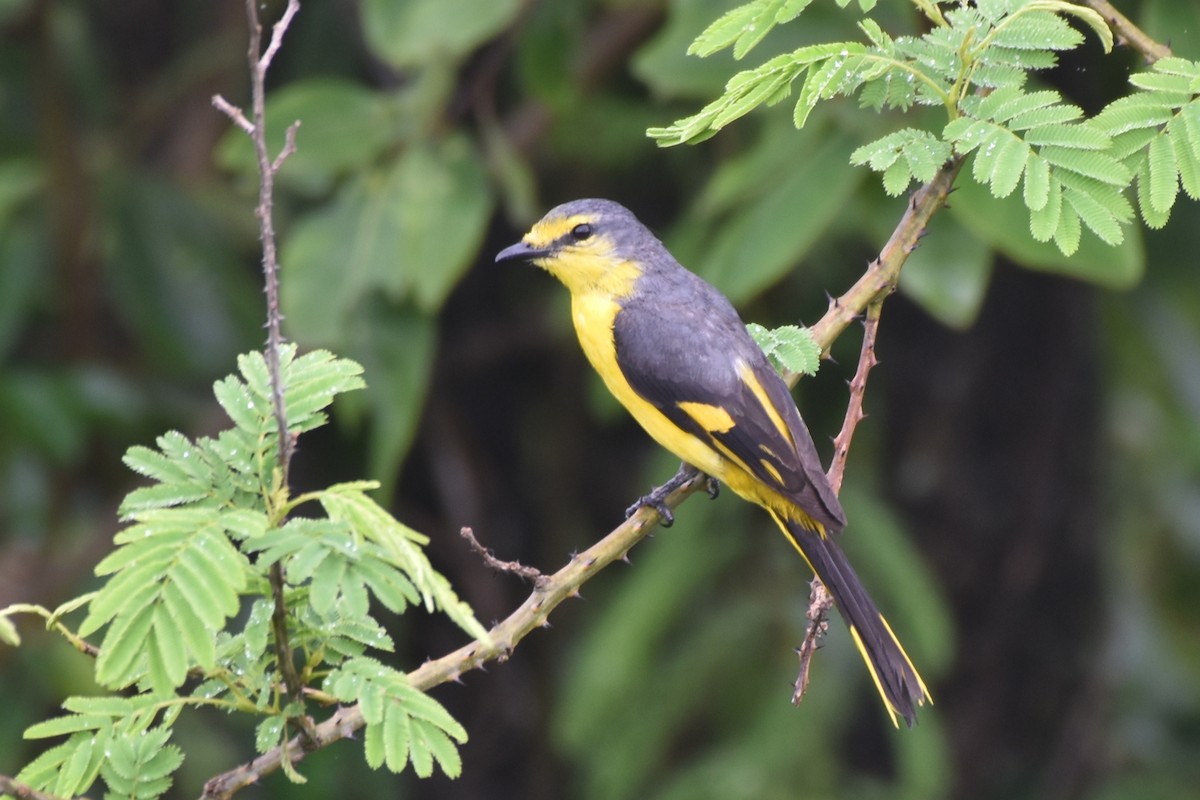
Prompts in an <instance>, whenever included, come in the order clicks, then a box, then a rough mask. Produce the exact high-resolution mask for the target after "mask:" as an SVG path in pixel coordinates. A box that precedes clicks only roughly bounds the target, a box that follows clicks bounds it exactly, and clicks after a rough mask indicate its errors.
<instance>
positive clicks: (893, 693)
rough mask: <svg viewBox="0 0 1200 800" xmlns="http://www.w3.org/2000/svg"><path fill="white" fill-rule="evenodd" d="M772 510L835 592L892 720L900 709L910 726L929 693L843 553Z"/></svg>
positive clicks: (816, 532) (821, 533)
mask: <svg viewBox="0 0 1200 800" xmlns="http://www.w3.org/2000/svg"><path fill="white" fill-rule="evenodd" d="M771 516H772V517H774V518H775V522H777V523H778V524H779V527H780V528H781V529H782V530H783V533H784V535H785V536H787V538H788V540H789V541H790V542H791V543H792V546H793V547H795V548H796V549H797V550H798V551H799V552H800V555H802V556H804V558H805V560H806V561H808V564H809V566H810V567H812V570H813V572H814V573H816V575H817V577H818V578H820V579H821V582H822V583H823V584H825V588H826V589H828V590H829V594H830V595H832V596H833V600H834V602H835V603H837V607H838V610H839V611H841V613H842V618H843V619H844V620H845V621H846V625H847V626H848V627H849V628H850V635H851V636H852V637H854V644H855V645H856V646H857V647H858V651H859V653H861V654H862V657H863V660H864V661H866V662H867V668H868V669H869V670H870V671H871V677H872V678H873V679H874V680H875V688H876V689H878V690H879V695H880V696H881V697H882V698H883V702H884V703H885V704H886V705H887V709H888V714H889V715H890V716H891V718H892V723H893V724H894V725H897V726H899V723H898V722H897V721H896V715H897V714H899V715H900V716H901V717H904V721H905V722H906V723H907V724H908V726H909V727H910V728H911V727H912V725H913V723H914V722H915V721H916V718H917V706H920V705H924V704H925V701H926V700H929V701H930V702H933V699H932V698H931V697H930V695H929V690H928V689H927V688H925V682H924V681H923V680H921V676H920V675H918V674H917V670H916V668H915V667H913V664H912V661H910V660H909V658H908V654H907V653H905V652H904V648H903V647H901V646H900V641H899V640H898V639H897V638H896V634H895V633H893V632H892V628H891V626H890V625H888V623H887V620H885V619H884V618H883V615H882V614H880V613H879V609H878V608H876V607H875V603H874V602H873V601H872V600H871V597H870V595H868V594H867V589H866V587H865V586H863V584H862V581H860V580H859V579H858V575H856V574H855V572H854V568H853V567H851V566H850V562H849V560H847V558H846V554H845V553H843V552H842V548H840V547H839V546H838V544H837V542H835V541H834V540H833V538H832V537H830V536H829V535H827V534H826V533H825V532H824V531H823V530H822V529H820V528H817V529H816V530H814V529H812V528H808V527H805V526H804V525H803V524H801V523H800V522H797V521H794V520H790V519H787V518H785V517H783V516H781V515H780V514H778V513H777V512H775V511H772V512H771Z"/></svg>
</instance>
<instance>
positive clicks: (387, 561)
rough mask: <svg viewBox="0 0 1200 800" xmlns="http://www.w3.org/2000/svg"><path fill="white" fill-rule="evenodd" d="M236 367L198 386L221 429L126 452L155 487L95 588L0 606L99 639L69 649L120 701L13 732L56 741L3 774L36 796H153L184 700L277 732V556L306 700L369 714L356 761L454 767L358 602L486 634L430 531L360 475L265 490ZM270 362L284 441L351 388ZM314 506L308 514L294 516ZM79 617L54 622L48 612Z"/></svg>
mask: <svg viewBox="0 0 1200 800" xmlns="http://www.w3.org/2000/svg"><path fill="white" fill-rule="evenodd" d="M238 363H239V368H240V374H239V375H231V376H228V377H226V378H224V379H222V380H220V381H217V383H216V384H215V386H214V393H215V395H216V398H217V401H218V402H219V403H220V405H221V407H222V408H223V409H224V410H225V412H226V413H227V414H228V415H229V418H230V419H231V420H232V422H233V425H232V427H231V428H229V429H228V430H225V431H222V432H221V433H219V434H217V435H216V436H215V437H201V438H198V439H194V440H193V439H190V438H188V437H186V436H184V435H183V434H181V433H178V432H170V433H167V434H164V435H163V436H161V437H159V439H158V442H157V445H158V447H157V448H153V449H152V448H148V447H143V446H135V447H133V448H130V450H129V452H128V454H127V455H126V458H125V461H126V464H127V465H128V466H129V467H131V468H132V469H134V470H135V471H137V472H139V473H141V474H142V475H144V476H146V477H148V478H150V479H151V480H152V481H153V483H152V484H151V485H149V486H145V487H142V488H138V489H135V490H134V491H132V492H131V493H130V494H129V495H128V496H127V497H126V499H125V502H124V503H123V504H122V506H121V514H122V516H123V518H124V519H125V520H126V521H127V522H128V523H130V524H129V525H128V526H127V527H126V528H125V529H124V530H122V531H121V532H120V533H118V534H117V536H116V540H115V541H116V543H117V545H118V546H117V549H116V550H114V551H113V553H112V554H110V555H109V556H108V557H106V558H105V559H104V560H102V561H101V562H100V564H99V565H97V567H96V573H97V575H100V576H102V577H104V578H105V579H106V580H105V583H104V584H103V586H101V588H100V589H99V590H98V591H96V592H93V593H91V594H89V595H85V596H84V597H83V598H80V599H79V600H77V601H73V602H72V603H71V604H70V605H69V606H67V607H64V608H62V609H59V610H56V611H55V612H48V611H46V610H44V609H37V608H35V607H32V606H14V607H11V608H8V609H5V610H3V611H2V612H0V619H3V620H5V621H6V623H7V622H8V617H9V616H11V615H12V614H15V613H29V612H32V613H38V614H40V615H42V616H43V617H45V618H46V620H47V626H48V627H54V628H55V629H57V630H59V631H60V632H61V633H63V634H64V635H65V636H67V638H69V639H70V640H71V641H72V642H73V643H76V645H77V646H80V643H86V637H89V636H92V635H94V634H99V633H101V632H102V633H103V638H102V640H101V643H100V645H99V647H98V648H95V647H91V646H88V647H87V648H84V647H80V649H85V651H90V652H92V653H94V654H95V655H96V668H95V670H96V671H95V674H96V680H97V681H98V682H99V683H100V684H102V685H103V686H105V687H106V688H108V689H110V690H114V691H122V690H124V691H130V692H132V694H131V695H128V696H108V697H98V698H81V697H73V698H68V699H67V701H66V702H65V703H64V709H65V710H66V711H67V712H68V713H67V714H66V715H65V716H61V717H57V718H54V719H51V720H48V721H46V722H42V723H38V724H36V725H34V726H32V727H31V728H29V729H28V730H27V731H26V734H25V735H26V737H27V738H31V739H41V738H51V737H59V736H66V737H67V738H66V740H65V741H63V742H61V743H59V744H57V745H55V746H54V747H52V748H50V749H49V750H47V751H45V752H44V753H43V754H42V755H40V756H39V757H38V758H37V759H35V760H34V761H33V762H32V763H30V764H29V765H27V766H26V767H25V769H23V770H22V771H21V773H20V774H19V775H17V780H18V781H19V782H21V783H23V784H25V785H27V786H29V787H32V788H33V789H34V790H37V791H46V792H49V793H51V794H53V795H55V796H60V797H70V796H74V795H78V794H81V793H83V792H85V791H87V790H88V788H89V787H90V786H91V785H92V783H93V782H94V781H96V780H97V779H99V780H102V781H103V782H104V783H105V785H106V786H107V787H108V789H109V791H110V793H113V794H115V795H118V796H128V797H139V798H152V797H157V796H158V795H160V794H161V793H162V792H164V791H165V790H166V789H167V787H168V786H169V785H170V782H171V774H172V773H173V772H174V771H175V770H176V769H177V768H178V767H179V765H180V764H181V763H182V761H183V753H182V751H180V750H179V749H178V748H177V747H175V746H174V745H170V744H169V739H170V736H171V731H172V726H173V724H174V722H175V721H176V720H177V719H178V717H179V715H180V712H181V711H182V710H183V709H184V708H186V707H200V706H216V707H220V708H224V709H226V710H227V711H235V712H241V713H244V714H249V715H253V716H256V717H259V718H260V722H259V724H258V728H257V733H256V742H255V743H256V746H257V748H258V750H259V751H260V752H263V751H266V750H269V749H271V748H272V747H278V746H280V745H281V744H282V743H283V742H286V741H287V739H288V738H289V737H290V735H291V733H293V732H294V727H293V726H294V725H295V724H296V723H295V722H294V720H297V719H301V718H306V715H307V714H308V709H307V708H306V703H305V702H304V701H303V700H297V699H296V698H295V697H294V696H293V695H292V694H291V693H290V692H288V691H287V687H286V685H285V684H284V681H283V680H282V670H281V668H280V664H279V663H278V656H277V649H276V647H275V641H274V638H275V626H274V625H273V620H272V618H273V615H274V607H275V606H274V601H273V589H272V587H271V584H270V578H269V575H270V573H271V571H272V569H273V568H274V567H276V566H278V565H284V567H285V568H284V569H283V570H282V574H283V575H285V576H286V583H285V586H284V594H285V600H286V603H285V609H286V619H285V625H286V628H287V635H288V638H289V640H290V642H291V646H292V647H294V648H295V654H296V657H297V660H298V662H299V664H300V665H301V666H300V667H299V669H298V676H299V679H300V680H301V681H302V682H303V684H304V686H305V687H312V688H311V690H309V691H308V692H307V694H309V695H311V696H318V697H322V698H324V699H325V701H326V702H338V701H341V702H360V703H363V704H364V707H365V708H367V709H370V710H371V711H372V713H371V714H370V715H369V716H368V717H367V719H366V725H367V742H368V748H367V760H368V763H370V764H371V765H372V766H378V765H379V764H387V765H388V766H389V767H391V768H394V769H397V770H398V769H402V768H403V767H404V766H405V765H406V764H407V763H411V764H412V765H413V766H414V768H415V770H416V771H417V772H418V773H420V774H422V775H427V774H429V772H430V770H431V768H432V767H431V765H432V764H433V763H437V764H439V765H440V766H441V767H442V768H443V770H444V771H446V772H447V773H448V774H451V775H456V774H457V773H458V771H459V770H460V769H461V764H460V762H459V760H458V757H457V753H456V745H457V744H458V743H461V742H463V741H465V738H466V734H465V732H464V731H463V730H462V728H461V726H459V725H458V724H457V723H456V722H454V721H453V719H451V718H450V717H449V715H448V714H447V713H446V712H445V710H444V709H442V708H441V706H440V705H438V704H437V702H436V701H434V700H433V699H431V698H429V697H426V696H425V695H423V694H422V693H421V692H420V691H419V690H417V689H415V688H413V687H412V686H411V685H409V684H408V683H407V681H406V679H405V677H404V673H403V672H399V671H397V670H395V669H393V668H391V667H386V666H384V665H383V664H382V663H381V662H379V661H377V660H376V659H374V658H373V657H372V656H371V653H372V652H391V651H393V650H394V645H393V642H392V640H391V637H390V636H388V634H387V632H386V631H384V629H383V627H382V626H381V625H380V624H379V623H378V622H377V621H376V620H375V618H374V617H373V616H372V610H371V609H372V605H373V603H378V605H379V606H382V607H384V608H387V609H389V610H390V611H393V612H396V613H401V612H403V611H405V610H406V609H407V608H408V607H410V606H413V605H420V606H423V607H424V608H425V609H426V610H428V611H430V612H440V613H443V614H445V615H446V616H447V617H449V618H450V619H451V620H452V621H453V622H455V623H456V624H457V625H459V626H460V627H461V628H462V629H463V630H464V631H466V632H467V633H468V634H469V635H470V636H472V637H473V638H476V639H480V640H483V641H486V638H487V634H486V632H485V631H484V629H483V627H482V626H480V625H479V623H478V622H477V621H476V620H475V618H474V616H473V615H472V613H471V611H470V609H469V608H468V607H467V606H466V604H465V603H463V602H462V601H461V600H460V599H459V598H458V597H457V596H456V595H455V593H454V592H453V590H452V589H451V588H450V585H449V583H448V581H447V580H446V579H445V578H444V577H443V576H441V575H440V574H438V573H437V572H436V571H435V570H434V569H433V567H432V565H431V564H430V562H429V560H428V558H427V557H426V555H425V552H424V549H423V548H424V545H426V544H427V543H428V539H427V538H426V537H425V536H422V535H421V534H419V533H417V532H415V531H413V530H412V529H410V528H408V527H407V526H405V525H404V524H402V523H401V522H399V521H398V520H396V519H395V518H394V517H392V516H391V515H390V514H388V513H387V512H386V511H385V510H384V509H382V508H381V507H380V506H379V505H378V504H376V503H375V502H374V501H373V500H372V499H371V498H370V497H369V496H368V495H367V494H366V492H368V491H370V490H371V489H373V488H375V486H376V484H374V483H371V482H365V481H362V482H354V483H344V484H338V485H335V486H331V487H329V488H327V489H323V490H319V491H314V492H310V493H306V494H303V495H300V496H297V497H295V498H290V497H288V495H287V492H286V489H285V488H284V487H281V486H280V485H279V484H278V475H279V470H278V469H277V463H278V462H277V459H278V453H279V451H278V448H277V446H276V445H277V441H276V440H277V436H278V432H277V429H276V427H275V416H274V413H273V404H272V402H271V386H270V376H269V372H268V369H267V365H266V361H265V359H264V357H263V355H262V354H261V353H252V354H249V355H245V356H242V357H241V358H239V360H238ZM280 367H281V378H282V380H283V386H284V403H285V407H286V410H287V415H288V420H289V430H288V434H287V435H288V436H293V437H294V436H297V435H299V434H300V433H302V432H305V431H309V430H312V429H314V428H316V427H319V426H320V425H323V424H325V423H326V422H327V409H328V407H329V405H330V404H331V403H332V402H333V400H334V398H335V397H336V396H337V395H339V394H342V393H344V392H348V391H354V390H356V389H360V388H362V387H363V386H364V384H363V381H362V378H361V371H362V370H361V368H360V367H359V366H358V365H357V364H355V363H354V362H351V361H347V360H344V359H338V358H335V357H334V356H332V355H331V354H329V353H327V352H324V351H315V352H311V353H306V354H304V355H300V356H297V355H296V349H295V347H294V346H290V345H286V346H284V347H283V348H282V349H281V364H280ZM312 505H316V506H318V507H320V508H321V509H322V511H323V512H324V513H323V514H322V515H321V516H302V515H301V512H302V511H303V510H304V509H306V508H308V507H309V506H312ZM84 608H86V610H87V614H86V616H85V617H84V619H83V621H82V622H81V624H80V625H79V627H78V630H75V631H72V630H71V629H70V628H69V627H68V626H67V625H66V624H65V623H64V622H63V619H62V618H63V617H64V616H65V615H69V614H71V613H73V612H75V611H77V610H81V609H84ZM9 624H10V625H11V623H9ZM14 630H15V629H14ZM317 687H322V688H317ZM376 710H379V713H375V711H376ZM289 728H293V730H289ZM378 753H382V754H384V757H382V758H377V757H376V755H377V754H378ZM402 755H403V757H401V756H402ZM289 766H290V762H289ZM290 774H291V777H292V778H293V779H294V780H302V778H301V777H300V776H299V775H298V774H297V773H295V772H294V771H292V772H291V773H290Z"/></svg>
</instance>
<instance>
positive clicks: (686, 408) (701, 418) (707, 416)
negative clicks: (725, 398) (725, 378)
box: [675, 401, 736, 433]
mask: <svg viewBox="0 0 1200 800" xmlns="http://www.w3.org/2000/svg"><path fill="white" fill-rule="evenodd" d="M675 405H676V406H678V407H679V410H680V411H682V412H683V413H685V414H687V415H688V416H689V417H691V418H692V419H694V420H696V422H698V423H699V424H700V427H702V428H704V430H706V431H708V432H709V433H725V432H727V431H730V430H733V426H734V425H735V424H736V423H734V421H733V417H731V416H729V412H728V411H726V410H725V409H723V408H721V407H720V406H714V405H710V404H708V403H695V402H691V401H684V402H682V403H676V404H675Z"/></svg>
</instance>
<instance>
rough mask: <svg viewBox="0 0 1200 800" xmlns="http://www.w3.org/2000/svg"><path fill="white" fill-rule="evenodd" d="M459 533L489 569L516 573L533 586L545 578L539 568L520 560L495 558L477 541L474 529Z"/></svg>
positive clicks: (466, 529)
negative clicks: (528, 565) (526, 564)
mask: <svg viewBox="0 0 1200 800" xmlns="http://www.w3.org/2000/svg"><path fill="white" fill-rule="evenodd" d="M459 535H460V536H462V537H463V538H464V539H466V540H467V544H469V545H471V549H472V550H474V551H475V552H476V553H478V554H479V557H480V558H482V559H483V563H484V564H487V565H488V567H490V568H491V569H494V570H496V571H497V572H508V573H511V574H513V575H517V576H519V577H522V578H524V579H525V580H527V581H530V582H532V583H533V584H534V585H535V586H537V585H540V584H541V582H542V581H545V580H546V576H545V575H543V574H542V572H541V570H539V569H537V568H535V567H527V566H525V565H524V564H522V563H521V562H520V561H501V560H500V559H498V558H496V554H495V553H493V552H492V551H491V550H489V549H488V548H486V547H484V546H483V545H482V544H480V543H479V540H478V539H476V538H475V531H473V530H471V529H470V528H463V529H462V530H460V531H459Z"/></svg>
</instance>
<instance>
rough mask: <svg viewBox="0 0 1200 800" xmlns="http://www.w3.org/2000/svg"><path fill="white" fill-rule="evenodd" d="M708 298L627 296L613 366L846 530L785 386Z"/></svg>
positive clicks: (709, 292)
mask: <svg viewBox="0 0 1200 800" xmlns="http://www.w3.org/2000/svg"><path fill="white" fill-rule="evenodd" d="M697 285H698V286H699V287H703V290H704V291H701V292H697V291H688V292H674V293H672V294H673V295H679V297H678V298H673V297H671V296H667V297H664V296H654V295H650V296H647V297H637V298H632V299H631V300H630V301H629V302H628V303H627V304H626V305H625V306H624V307H623V308H622V310H621V312H620V313H619V314H617V317H616V320H615V323H614V329H613V338H614V344H615V346H616V355H617V363H618V365H619V366H620V368H621V371H622V373H623V374H624V376H625V379H626V380H627V381H628V382H629V384H630V385H631V386H632V387H633V389H634V391H636V392H637V393H638V394H639V395H640V396H641V397H643V398H644V399H645V400H646V401H648V402H649V403H651V404H652V405H653V406H654V407H655V408H657V409H658V410H659V411H660V412H661V413H662V414H663V415H664V416H666V417H667V419H669V420H670V421H671V422H672V423H674V424H675V425H676V426H678V427H680V428H682V429H683V430H685V431H687V432H688V433H691V434H692V435H694V436H697V437H699V438H701V439H702V440H704V441H705V442H706V443H707V444H708V445H709V446H710V447H712V448H713V449H714V450H717V451H718V452H719V453H721V454H722V455H723V456H725V457H726V458H727V459H729V460H730V461H733V462H735V463H736V464H738V465H739V466H740V467H741V468H742V469H743V470H745V471H746V472H749V473H750V474H751V475H753V476H754V477H755V478H757V479H758V480H759V481H761V482H762V483H763V484H764V485H766V486H767V487H769V488H770V489H772V490H774V491H775V492H778V493H779V494H782V495H783V496H785V497H787V498H790V499H792V500H793V501H795V502H796V503H797V504H798V505H800V507H801V508H802V509H803V510H804V511H805V512H806V513H808V514H809V515H810V516H812V517H813V518H814V519H816V520H817V521H818V522H821V523H822V524H823V525H825V526H826V527H827V528H832V529H840V528H842V527H843V526H844V525H845V517H844V514H843V513H842V509H841V505H840V503H838V500H837V497H836V496H835V495H834V493H833V490H832V488H831V487H830V486H829V482H828V481H827V480H826V478H825V473H824V471H823V470H822V468H821V461H820V457H819V456H818V454H817V451H816V447H815V446H814V444H813V441H812V436H811V435H810V434H809V432H808V428H807V427H805V425H804V422H803V421H802V420H801V418H800V414H799V412H798V411H797V410H796V404H795V401H794V400H793V399H792V396H791V393H790V392H789V391H788V388H787V385H786V384H785V383H784V382H783V380H782V379H781V378H780V377H779V376H778V374H777V373H776V372H775V370H774V369H773V368H772V367H771V365H770V363H769V362H768V361H767V359H766V357H765V356H764V355H763V353H762V351H761V350H760V349H759V347H758V345H757V344H756V343H755V342H754V340H753V339H752V338H751V337H750V335H749V334H748V333H747V332H746V328H745V325H744V324H743V323H742V321H741V318H740V317H738V315H737V312H736V311H734V309H733V307H732V306H731V305H729V303H728V301H727V300H725V298H724V297H723V296H722V295H720V294H718V293H716V291H715V290H713V289H711V287H709V286H708V285H707V284H704V283H699V282H698V284H696V285H693V286H692V287H689V288H693V289H694V287H695V286H697Z"/></svg>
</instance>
